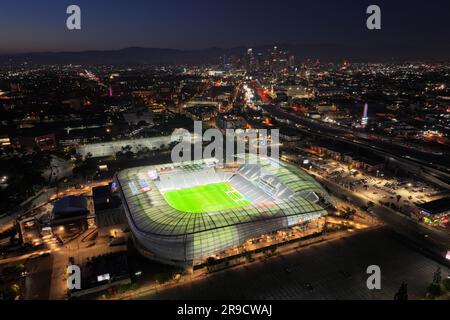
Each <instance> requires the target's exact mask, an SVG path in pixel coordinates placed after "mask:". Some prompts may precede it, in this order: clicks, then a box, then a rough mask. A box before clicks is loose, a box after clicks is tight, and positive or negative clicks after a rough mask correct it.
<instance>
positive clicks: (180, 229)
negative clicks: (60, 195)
mask: <svg viewBox="0 0 450 320" xmlns="http://www.w3.org/2000/svg"><path fill="white" fill-rule="evenodd" d="M250 160H252V161H251V162H249V159H247V161H244V160H242V159H241V160H239V161H238V163H237V164H236V165H235V166H234V167H233V168H230V167H227V166H226V167H225V168H223V167H219V166H217V165H216V164H215V163H214V162H213V161H211V160H209V161H193V162H190V163H183V164H168V165H160V166H151V167H141V168H133V169H128V170H125V171H122V172H120V173H118V175H117V179H116V181H117V187H118V188H120V190H121V194H122V197H123V199H124V200H125V201H124V206H125V209H126V212H127V217H128V220H129V222H130V226H131V228H132V230H133V234H134V235H135V238H136V239H137V240H138V241H139V242H140V244H141V245H142V246H143V247H144V248H145V249H146V250H147V251H148V252H150V255H155V256H157V257H159V258H160V259H161V260H163V261H164V262H168V263H173V264H179V263H180V262H183V263H184V264H191V263H192V261H194V260H197V259H203V258H206V257H208V256H211V255H213V254H215V253H217V252H220V251H223V250H225V249H227V248H229V247H232V246H235V245H239V244H241V243H243V242H245V241H247V240H249V239H251V238H254V237H258V236H260V235H261V234H264V233H269V232H273V231H277V230H280V229H285V228H288V227H291V226H295V225H298V224H300V223H302V222H305V221H308V220H311V219H314V218H318V217H320V216H322V215H324V214H326V210H325V209H324V208H323V203H324V202H327V201H328V202H329V199H328V195H327V194H326V192H325V191H324V190H323V189H322V187H321V186H320V185H319V184H318V183H317V182H316V181H315V180H314V179H313V178H312V177H310V176H309V175H308V174H306V173H305V172H304V171H302V170H300V169H298V168H295V167H294V166H291V165H288V164H285V163H278V162H274V161H273V160H269V159H257V158H256V157H252V159H250ZM278 164H279V165H278Z"/></svg>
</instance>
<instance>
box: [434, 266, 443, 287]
mask: <svg viewBox="0 0 450 320" xmlns="http://www.w3.org/2000/svg"><path fill="white" fill-rule="evenodd" d="M441 282H442V271H441V267H438V269H437V270H436V272H435V273H434V275H433V283H434V284H437V285H440V284H441Z"/></svg>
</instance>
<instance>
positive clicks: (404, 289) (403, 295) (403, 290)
mask: <svg viewBox="0 0 450 320" xmlns="http://www.w3.org/2000/svg"><path fill="white" fill-rule="evenodd" d="M394 300H399V301H407V300H408V284H407V283H405V282H403V283H402V285H401V286H400V289H399V290H398V292H397V293H396V294H395V296H394Z"/></svg>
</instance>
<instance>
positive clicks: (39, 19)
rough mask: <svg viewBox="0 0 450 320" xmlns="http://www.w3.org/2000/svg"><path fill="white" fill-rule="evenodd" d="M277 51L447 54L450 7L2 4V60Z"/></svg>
mask: <svg viewBox="0 0 450 320" xmlns="http://www.w3.org/2000/svg"><path fill="white" fill-rule="evenodd" d="M69 4H78V5H79V6H80V7H81V10H82V30H81V31H68V30H67V29H66V26H65V21H66V18H67V15H66V12H65V11H66V8H67V6H68V5H69ZM370 4H378V5H380V6H381V8H382V23H383V25H382V27H383V30H381V31H375V32H373V31H372V32H371V31H368V30H367V29H366V27H365V23H366V17H367V15H366V13H365V11H366V8H367V6H368V5H370ZM274 43H293V44H342V45H352V46H355V45H357V46H361V47H364V46H373V45H376V46H380V47H384V46H398V47H399V48H398V49H395V50H400V51H401V50H402V49H401V47H402V46H405V48H406V46H408V47H411V46H420V47H422V48H427V49H429V50H430V52H433V51H434V50H447V49H442V47H445V46H448V45H449V44H450V1H448V0H429V1H424V0H409V1H406V0H390V1H384V0H377V1H366V0H339V1H337V0H147V1H144V0H126V1H125V0H95V1H93V0H71V1H66V0H14V1H12V0H0V53H16V52H31V51H82V50H90V49H120V48H124V47H129V46H143V47H159V48H178V49H201V48H208V47H213V46H216V47H234V46H241V45H243V46H255V45H262V44H274ZM447 48H448V47H447ZM392 50H394V49H392ZM408 50H409V49H408ZM396 53H399V54H401V52H396Z"/></svg>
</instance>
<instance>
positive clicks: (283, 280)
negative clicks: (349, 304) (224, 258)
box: [140, 229, 450, 300]
mask: <svg viewBox="0 0 450 320" xmlns="http://www.w3.org/2000/svg"><path fill="white" fill-rule="evenodd" d="M374 264H375V265H378V266H380V268H381V275H382V278H381V285H382V289H381V290H380V291H370V290H368V289H367V286H366V280H367V277H368V276H367V274H366V270H367V267H368V266H370V265H374ZM437 267H438V264H437V263H435V262H434V261H432V260H430V259H428V258H426V257H424V256H422V255H421V254H420V253H418V252H416V251H415V250H414V249H413V248H411V247H409V246H407V245H405V244H404V243H403V242H401V241H398V240H397V239H396V238H395V237H394V236H392V234H391V233H390V232H389V231H388V230H387V229H377V230H373V231H367V232H363V233H360V234H356V235H355V236H352V237H348V238H342V239H339V240H335V241H331V242H325V243H321V244H317V245H314V246H311V247H307V248H303V249H300V250H299V251H294V252H293V253H290V254H286V255H280V256H278V257H275V258H272V259H269V260H267V261H266V262H261V263H254V264H251V265H248V266H245V267H240V268H234V269H230V270H226V271H223V272H220V273H217V274H212V275H210V276H208V277H207V278H205V279H202V280H198V281H195V282H189V283H185V284H180V285H179V286H178V287H175V288H172V289H167V290H164V291H159V292H156V293H152V294H147V295H145V296H142V297H141V298H140V299H169V300H197V299H206V300H216V299H233V300H235V299H263V300H265V299H288V300H291V299H292V300H294V299H301V300H317V299H320V300H322V299H341V300H353V299H355V300H362V299H379V300H392V299H393V297H394V295H395V293H396V292H397V291H398V289H399V287H400V285H401V283H402V282H403V281H407V283H408V286H409V297H410V299H420V298H422V297H424V295H425V293H426V288H427V286H428V285H429V284H430V283H431V281H432V279H433V274H434V272H435V271H436V270H437ZM442 272H443V276H445V277H446V276H447V275H448V274H449V273H450V269H449V268H446V267H442ZM308 284H310V287H308ZM310 288H312V289H313V290H312V291H311V290H310Z"/></svg>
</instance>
